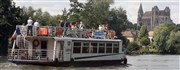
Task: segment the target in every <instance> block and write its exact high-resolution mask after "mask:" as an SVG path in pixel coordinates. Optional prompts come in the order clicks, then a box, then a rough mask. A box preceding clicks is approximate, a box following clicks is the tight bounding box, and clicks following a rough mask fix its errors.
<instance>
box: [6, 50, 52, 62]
mask: <svg viewBox="0 0 180 70" xmlns="http://www.w3.org/2000/svg"><path fill="white" fill-rule="evenodd" d="M12 50H13V52H11V51H12ZM8 52H9V53H11V54H9V55H8V58H9V59H13V60H15V59H16V60H50V59H49V57H52V56H48V53H53V50H47V49H9V51H8Z"/></svg>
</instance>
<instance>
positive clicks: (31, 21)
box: [26, 17, 33, 36]
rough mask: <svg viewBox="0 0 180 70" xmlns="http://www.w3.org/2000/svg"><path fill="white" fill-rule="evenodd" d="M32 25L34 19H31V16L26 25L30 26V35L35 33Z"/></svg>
mask: <svg viewBox="0 0 180 70" xmlns="http://www.w3.org/2000/svg"><path fill="white" fill-rule="evenodd" d="M32 25H33V20H32V19H31V17H29V19H28V20H27V25H26V26H28V30H27V35H29V36H32V34H33V32H32Z"/></svg>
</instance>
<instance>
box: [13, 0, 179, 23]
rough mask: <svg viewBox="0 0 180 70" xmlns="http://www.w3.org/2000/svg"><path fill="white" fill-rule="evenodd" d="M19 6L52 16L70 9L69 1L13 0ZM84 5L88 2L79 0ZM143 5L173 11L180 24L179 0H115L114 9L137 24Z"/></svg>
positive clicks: (173, 16)
mask: <svg viewBox="0 0 180 70" xmlns="http://www.w3.org/2000/svg"><path fill="white" fill-rule="evenodd" d="M13 1H15V3H16V5H17V6H20V7H22V6H26V7H28V6H32V7H33V8H35V9H37V8H42V11H48V12H49V13H50V14H51V15H57V14H62V10H63V9H64V8H66V9H69V8H70V2H69V0H13ZM79 1H80V2H82V3H85V2H87V1H86V0H79ZM140 3H142V7H143V11H144V12H145V11H151V9H152V7H154V6H156V5H157V6H158V8H159V9H160V10H164V8H165V7H166V6H169V8H170V9H171V19H172V20H173V22H175V23H180V20H179V19H180V18H179V12H180V11H179V10H180V9H179V8H180V7H179V0H171V1H169V0H115V2H114V4H113V5H111V8H113V7H116V8H118V7H122V8H123V9H125V10H126V11H127V16H128V19H129V20H130V21H131V22H133V23H136V22H137V12H138V9H139V5H140Z"/></svg>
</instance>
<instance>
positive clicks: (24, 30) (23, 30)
mask: <svg viewBox="0 0 180 70" xmlns="http://www.w3.org/2000/svg"><path fill="white" fill-rule="evenodd" d="M26 31H27V30H26V26H25V23H23V24H22V26H21V34H22V36H26V33H27V32H26Z"/></svg>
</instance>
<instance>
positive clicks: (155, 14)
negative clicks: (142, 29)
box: [137, 4, 173, 31]
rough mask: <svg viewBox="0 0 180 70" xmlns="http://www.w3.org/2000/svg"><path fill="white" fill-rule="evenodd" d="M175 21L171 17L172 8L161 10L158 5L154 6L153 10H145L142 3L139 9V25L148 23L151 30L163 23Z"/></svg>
mask: <svg viewBox="0 0 180 70" xmlns="http://www.w3.org/2000/svg"><path fill="white" fill-rule="evenodd" d="M166 22H167V23H173V22H172V20H171V17H170V9H169V7H166V8H165V9H164V10H159V8H158V6H154V7H153V8H152V10H151V11H145V12H143V8H142V4H140V6H139V10H138V18H137V24H138V25H146V26H147V29H148V30H149V31H151V30H153V29H154V27H155V26H157V25H159V24H161V23H166Z"/></svg>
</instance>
